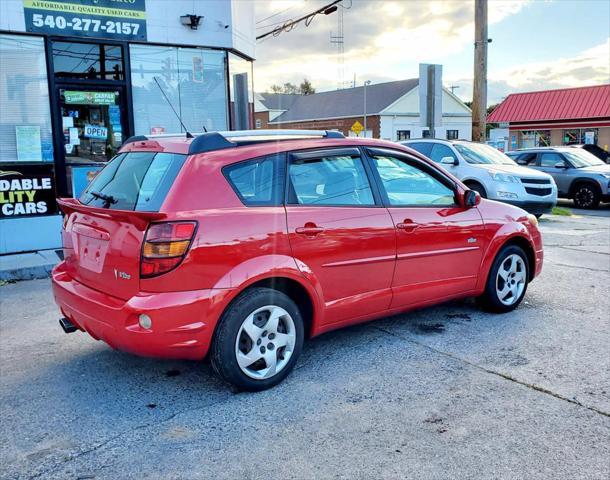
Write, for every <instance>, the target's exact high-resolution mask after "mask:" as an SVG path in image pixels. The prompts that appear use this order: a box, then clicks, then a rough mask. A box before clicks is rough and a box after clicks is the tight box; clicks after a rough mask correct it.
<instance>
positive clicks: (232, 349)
mask: <svg viewBox="0 0 610 480" xmlns="http://www.w3.org/2000/svg"><path fill="white" fill-rule="evenodd" d="M279 139H281V140H282V141H269V140H279ZM58 202H59V205H60V206H61V209H62V210H63V212H64V222H63V229H62V237H63V247H64V260H63V261H62V262H61V263H59V265H57V266H56V267H55V269H54V270H53V274H52V283H53V292H54V295H55V300H56V302H57V304H58V305H59V308H60V309H61V313H62V318H61V319H60V324H61V325H62V328H63V329H64V331H66V333H70V332H73V331H76V330H81V331H84V332H88V333H89V334H90V335H91V336H92V337H93V338H95V339H99V340H103V341H104V342H106V343H108V344H109V345H110V346H112V347H114V348H116V349H119V350H124V351H127V352H131V353H134V354H139V355H145V356H153V357H162V358H174V359H193V360H201V359H203V358H204V357H206V355H208V356H209V358H210V360H211V364H212V366H213V368H214V370H215V371H216V372H217V373H218V374H219V376H220V377H221V378H222V379H224V380H225V381H227V382H228V383H230V384H233V385H234V386H235V387H237V388H238V389H242V390H262V389H265V388H269V387H271V386H273V385H275V384H277V383H278V382H280V381H281V380H282V379H283V378H285V377H286V375H288V373H289V372H290V371H291V370H292V368H293V367H294V364H295V362H296V361H297V358H298V357H299V354H300V353H301V348H302V345H303V341H304V340H305V338H307V337H313V336H316V335H320V334H322V333H324V332H327V331H329V330H334V329H337V328H340V327H343V326H347V325H352V324H356V323H359V322H363V321H367V320H371V319H375V318H379V317H383V316H386V315H391V314H395V313H399V312H404V311H407V310H410V309H413V308H417V307H422V306H426V305H432V304H435V303H439V302H445V301H447V300H449V299H453V298H461V297H478V299H479V301H480V303H481V305H482V306H483V307H484V308H486V309H488V310H490V311H494V312H508V311H511V310H513V309H514V308H516V307H517V306H518V305H519V303H520V302H521V300H522V299H523V297H524V295H525V292H526V290H527V286H528V283H529V282H530V281H532V280H533V279H534V277H536V276H537V275H538V274H539V273H540V271H541V269H542V261H543V250H542V242H541V237H540V233H539V231H538V228H537V220H536V218H535V217H534V216H533V215H528V214H526V213H525V212H524V211H523V210H521V209H519V208H515V207H512V206H510V205H505V204H501V203H497V202H489V201H487V200H481V197H480V196H479V194H478V193H477V192H475V191H472V190H469V189H468V188H467V187H466V186H465V185H464V184H463V183H461V182H460V181H459V180H458V179H456V178H455V177H453V176H452V175H450V174H448V173H446V172H445V171H444V170H443V169H442V168H440V167H439V166H438V165H436V164H434V163H432V162H430V161H429V160H428V159H426V158H425V157H424V156H423V155H420V154H419V153H417V152H416V151H414V150H411V149H408V148H406V147H403V146H400V145H397V144H395V143H391V142H385V141H380V140H371V139H354V138H349V139H346V138H343V136H342V135H340V134H338V133H337V132H319V131H282V130H270V131H268V132H261V131H247V132H225V133H219V132H210V133H206V134H202V135H199V136H197V137H195V138H194V139H191V138H185V136H184V135H182V136H176V137H167V136H161V137H142V136H140V137H135V138H131V139H129V140H128V141H127V142H126V143H125V144H124V145H123V147H122V148H121V150H120V152H119V154H118V156H117V157H115V158H114V159H113V160H112V161H111V162H110V163H109V164H108V165H107V166H106V167H105V168H104V169H103V170H102V171H101V172H100V173H99V174H98V175H97V176H96V177H95V178H94V179H93V181H92V182H91V184H90V185H89V186H88V187H87V189H86V190H85V191H84V192H83V194H82V195H81V197H80V198H79V199H71V198H63V199H59V200H58Z"/></svg>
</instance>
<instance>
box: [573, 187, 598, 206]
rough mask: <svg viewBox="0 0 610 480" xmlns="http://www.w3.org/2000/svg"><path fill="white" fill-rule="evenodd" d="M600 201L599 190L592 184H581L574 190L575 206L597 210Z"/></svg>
mask: <svg viewBox="0 0 610 480" xmlns="http://www.w3.org/2000/svg"><path fill="white" fill-rule="evenodd" d="M600 200H601V195H600V193H599V191H598V189H597V188H595V186H594V185H591V184H590V183H581V184H580V185H577V186H576V188H575V189H574V204H575V205H576V206H577V207H578V208H597V207H598V206H599V202H600Z"/></svg>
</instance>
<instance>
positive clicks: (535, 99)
mask: <svg viewBox="0 0 610 480" xmlns="http://www.w3.org/2000/svg"><path fill="white" fill-rule="evenodd" d="M600 117H602V118H603V117H606V118H610V84H609V85H597V86H594V87H581V88H563V89H561V90H546V91H542V92H527V93H511V94H510V95H509V96H508V97H506V99H505V100H504V101H503V102H502V103H501V104H500V105H498V107H497V108H496V109H495V110H494V111H493V112H491V114H490V115H489V116H488V117H487V121H488V122H490V123H498V122H509V123H511V122H530V121H540V120H572V119H576V118H600Z"/></svg>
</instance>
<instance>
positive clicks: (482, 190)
mask: <svg viewBox="0 0 610 480" xmlns="http://www.w3.org/2000/svg"><path fill="white" fill-rule="evenodd" d="M466 186H467V187H468V188H469V189H470V190H474V191H475V192H477V193H478V194H479V195H481V198H487V192H486V191H485V187H483V185H481V184H480V183H476V182H472V183H466Z"/></svg>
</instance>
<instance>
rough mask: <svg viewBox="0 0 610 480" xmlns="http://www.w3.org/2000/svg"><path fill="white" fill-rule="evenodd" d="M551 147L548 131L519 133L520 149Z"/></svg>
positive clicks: (549, 132)
mask: <svg viewBox="0 0 610 480" xmlns="http://www.w3.org/2000/svg"><path fill="white" fill-rule="evenodd" d="M549 146H551V131H550V130H526V131H523V132H521V148H536V147H549Z"/></svg>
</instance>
